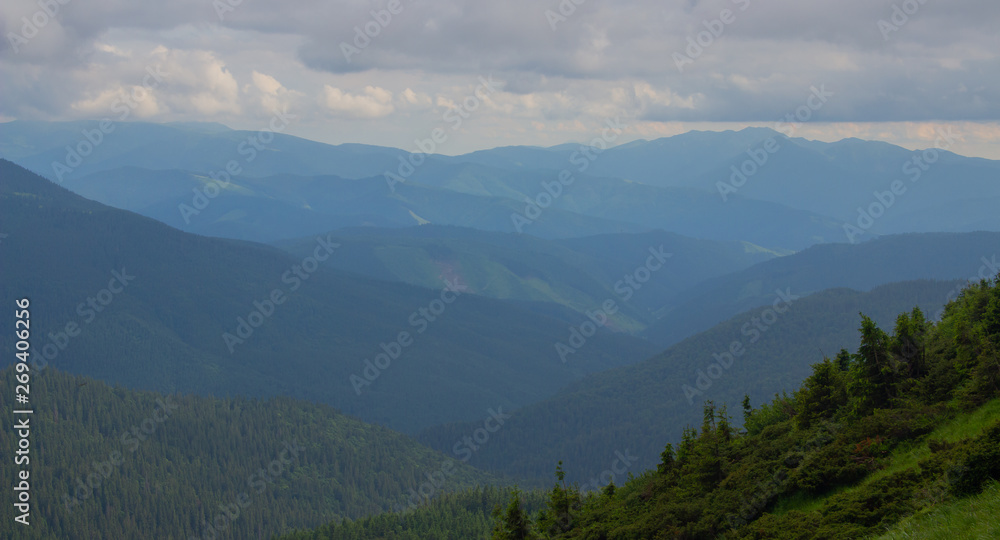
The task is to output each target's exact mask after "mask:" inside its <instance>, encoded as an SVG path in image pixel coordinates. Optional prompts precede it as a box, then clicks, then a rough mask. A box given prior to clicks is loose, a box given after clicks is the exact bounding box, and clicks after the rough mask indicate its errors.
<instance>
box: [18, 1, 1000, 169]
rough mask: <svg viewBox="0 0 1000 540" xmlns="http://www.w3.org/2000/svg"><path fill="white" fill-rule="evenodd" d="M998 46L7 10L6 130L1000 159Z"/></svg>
mask: <svg viewBox="0 0 1000 540" xmlns="http://www.w3.org/2000/svg"><path fill="white" fill-rule="evenodd" d="M998 28H1000V2H997V1H996V0H948V1H947V2H945V1H944V0H906V1H900V0H839V1H836V2H833V1H826V2H817V1H802V0H770V1H765V0H617V1H611V0H561V1H559V0H534V1H532V0H504V1H502V2H501V1H496V2H484V1H482V0H479V1H472V0H370V1H356V0H336V1H328V2H317V1H312V0H285V1H282V2H273V1H272V2H265V1H263V0H172V1H170V2H162V1H152V0H8V1H5V2H3V3H2V4H0V30H2V32H3V35H4V39H3V41H2V43H0V122H7V121H11V120H47V121H59V120H76V119H101V118H105V117H107V118H112V119H116V118H120V114H119V112H120V111H121V110H122V103H126V104H127V108H128V111H129V114H128V116H127V118H125V120H128V121H131V120H144V121H150V122H176V121H185V122H186V121H208V122H220V123H222V124H225V125H227V126H230V127H232V128H235V129H253V130H256V129H264V128H266V127H267V126H268V125H270V124H271V121H272V119H273V118H275V115H278V114H282V115H286V116H287V115H291V116H290V117H293V119H292V120H291V122H290V123H289V124H288V125H287V127H286V128H285V130H284V131H285V132H286V133H289V134H292V135H297V136H301V137H306V138H309V139H314V140H319V141H322V142H327V143H332V144H340V143H347V142H357V143H365V144H376V145H382V146H393V147H398V148H402V149H404V150H409V151H417V150H418V146H417V143H416V141H424V140H426V139H428V138H430V137H431V136H432V134H433V130H434V129H436V128H440V129H443V130H444V131H445V132H446V133H447V134H449V136H448V137H446V138H445V140H443V141H442V142H441V143H440V144H435V149H434V151H435V152H437V153H442V154H449V155H455V154H461V153H465V152H470V151H474V150H478V149H484V148H493V147H497V146H507V145H540V146H551V145H556V144H561V143H565V142H586V141H588V140H591V139H592V138H593V137H595V136H598V135H599V134H600V132H601V130H602V128H603V127H604V126H605V125H606V124H607V122H608V121H615V122H618V123H620V124H621V125H624V126H626V127H625V133H624V135H623V137H622V138H620V139H619V142H628V141H631V140H635V139H655V138H659V137H664V136H670V135H676V134H679V133H684V132H687V131H690V130H712V131H722V130H727V129H741V128H743V127H747V126H764V127H776V126H779V124H776V122H779V121H784V120H785V119H788V118H790V119H791V120H792V122H793V124H789V125H792V126H793V128H794V135H796V136H801V137H806V138H809V139H817V140H823V141H835V140H840V139H843V138H847V137H858V138H862V139H872V140H882V141H886V142H890V143H893V144H898V145H900V146H904V147H907V148H914V149H915V148H927V147H930V146H933V145H934V141H935V139H937V138H938V134H939V133H940V132H942V131H946V130H950V131H951V132H952V133H954V134H956V135H957V137H958V140H959V142H958V143H957V144H955V145H954V146H953V147H951V148H950V150H952V151H954V152H957V153H959V154H964V155H970V156H980V157H987V158H991V159H1000V144H998V142H1000V59H998V55H1000V32H998ZM153 75H155V76H153ZM817 96H822V99H821V98H820V97H817ZM116 107H117V108H116ZM789 115H791V116H789ZM796 115H798V117H797V118H796Z"/></svg>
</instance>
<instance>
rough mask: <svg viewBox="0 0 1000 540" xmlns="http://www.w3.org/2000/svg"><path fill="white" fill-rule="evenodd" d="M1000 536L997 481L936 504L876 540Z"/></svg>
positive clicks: (999, 488) (998, 486) (942, 539)
mask: <svg viewBox="0 0 1000 540" xmlns="http://www.w3.org/2000/svg"><path fill="white" fill-rule="evenodd" d="M958 538H1000V482H993V483H991V484H989V485H987V487H986V489H985V490H984V491H983V492H982V493H980V494H979V495H976V496H974V497H969V498H967V499H962V500H959V501H955V502H952V503H951V504H944V505H941V506H938V507H936V508H935V509H933V510H931V511H930V512H925V513H921V514H916V515H913V516H910V517H908V518H906V519H904V520H903V521H901V522H899V523H897V524H896V526H894V527H893V528H892V529H891V530H889V532H887V533H885V534H884V535H882V536H879V537H878V540H955V539H958Z"/></svg>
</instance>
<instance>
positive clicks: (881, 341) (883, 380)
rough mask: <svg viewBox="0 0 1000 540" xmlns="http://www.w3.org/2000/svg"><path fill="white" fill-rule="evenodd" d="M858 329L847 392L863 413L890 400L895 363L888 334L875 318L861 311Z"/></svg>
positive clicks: (892, 390)
mask: <svg viewBox="0 0 1000 540" xmlns="http://www.w3.org/2000/svg"><path fill="white" fill-rule="evenodd" d="M859 331H860V332H861V345H860V346H859V347H858V354H857V357H856V358H857V361H856V362H855V363H854V370H855V372H854V373H853V377H852V381H851V385H850V392H851V395H852V396H853V397H855V398H856V399H857V412H858V413H859V414H862V415H864V414H867V413H869V412H871V411H872V410H874V409H877V408H880V407H885V406H887V405H888V404H889V400H890V399H891V398H892V397H893V395H894V384H895V382H896V369H895V367H896V366H895V365H894V363H893V361H892V358H891V357H890V355H889V335H888V334H886V333H885V332H884V331H883V330H882V329H881V328H879V327H878V326H877V325H876V324H875V321H873V320H871V318H869V317H868V316H866V315H864V314H862V315H861V328H860V329H859Z"/></svg>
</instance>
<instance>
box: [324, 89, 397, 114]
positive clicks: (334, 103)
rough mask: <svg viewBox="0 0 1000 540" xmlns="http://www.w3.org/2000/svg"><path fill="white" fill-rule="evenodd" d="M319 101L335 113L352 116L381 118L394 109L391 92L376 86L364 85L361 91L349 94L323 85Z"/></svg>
mask: <svg viewBox="0 0 1000 540" xmlns="http://www.w3.org/2000/svg"><path fill="white" fill-rule="evenodd" d="M321 103H322V104H323V105H324V106H325V107H326V108H327V109H328V110H329V111H331V112H333V113H334V114H335V115H342V116H347V117H352V118H381V117H383V116H388V115H389V114H392V112H393V111H394V110H396V108H395V106H394V105H393V104H392V92H389V91H388V90H385V89H384V88H379V87H377V86H366V87H365V88H364V90H363V91H362V93H360V94H350V93H348V92H344V91H343V90H341V89H339V88H334V87H332V86H330V85H324V86H323V97H322V101H321Z"/></svg>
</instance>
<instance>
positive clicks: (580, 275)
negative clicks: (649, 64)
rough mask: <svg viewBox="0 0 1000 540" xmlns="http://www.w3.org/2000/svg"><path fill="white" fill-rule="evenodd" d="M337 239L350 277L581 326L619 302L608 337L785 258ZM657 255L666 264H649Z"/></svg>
mask: <svg viewBox="0 0 1000 540" xmlns="http://www.w3.org/2000/svg"><path fill="white" fill-rule="evenodd" d="M329 234H330V235H331V236H332V237H333V238H334V239H336V241H337V242H338V243H340V244H341V245H342V248H341V253H342V254H343V256H341V257H337V258H336V260H333V261H331V262H330V265H331V266H332V267H335V268H338V269H341V270H345V271H349V272H353V273H355V274H359V275H363V276H367V277H372V278H375V279H382V280H388V281H401V282H404V283H410V284H412V285H420V286H423V287H433V286H435V284H437V283H440V282H441V279H442V276H458V277H460V278H461V280H462V282H463V283H467V284H469V285H470V286H472V287H474V288H475V290H476V291H478V292H479V294H482V295H484V296H490V297H493V298H500V299H505V300H520V301H524V302H547V303H553V304H559V305H562V306H565V307H567V308H570V309H572V310H574V311H576V312H578V313H579V314H580V315H579V316H578V318H579V317H582V316H583V315H584V314H585V313H586V312H587V311H593V310H594V309H596V308H598V307H599V306H601V305H602V304H603V303H604V301H605V300H607V299H613V300H615V301H616V303H617V304H618V305H619V306H620V308H621V309H620V310H619V311H618V312H617V313H615V314H613V315H612V317H611V319H612V321H611V322H610V323H608V327H609V328H613V329H615V330H619V331H627V332H637V331H639V330H641V329H642V328H645V327H646V326H647V325H648V324H649V323H651V322H653V321H654V320H655V318H656V316H657V311H658V310H660V309H662V307H663V306H665V305H668V304H669V303H670V302H671V299H672V298H673V297H674V296H676V295H677V294H679V293H680V292H681V291H684V290H686V289H688V288H690V287H692V286H694V285H695V284H697V283H700V282H702V281H704V280H706V279H709V278H713V277H717V276H721V275H723V274H727V273H730V272H735V271H738V270H742V269H744V268H746V267H748V266H750V265H752V264H754V263H756V262H761V261H766V260H768V259H770V258H772V257H774V256H775V255H776V254H774V253H770V252H765V251H761V250H755V249H753V248H752V247H751V246H747V245H745V244H742V243H738V242H715V241H711V240H698V239H694V238H686V237H683V236H679V235H676V234H672V233H668V232H664V231H652V232H648V233H640V234H610V235H602V236H591V237H586V238H575V239H568V240H550V241H546V240H541V239H539V238H535V237H533V236H529V235H516V234H510V233H496V232H485V231H475V230H472V229H464V228H459V227H442V226H436V225H425V226H421V227H410V228H406V229H377V228H357V229H342V230H337V231H332V232H331V233H329ZM314 244H315V240H314V239H313V238H304V239H297V240H291V241H284V242H277V243H275V245H277V246H279V247H282V248H284V249H287V250H288V251H289V252H291V253H293V254H295V255H298V256H304V255H307V254H308V253H309V252H310V251H311V250H312V249H313V247H314ZM655 253H659V254H660V256H661V257H664V259H665V260H663V261H660V260H659V259H658V258H656V257H655V256H654V257H653V258H650V257H651V255H652V254H655ZM647 263H648V264H649V266H647ZM642 267H646V270H642V269H641V268H642ZM649 268H653V270H649ZM636 272H639V274H640V275H639V277H640V278H641V279H642V280H643V281H642V282H641V283H640V282H638V281H637V280H636V277H635V274H636ZM628 280H631V281H628Z"/></svg>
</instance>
